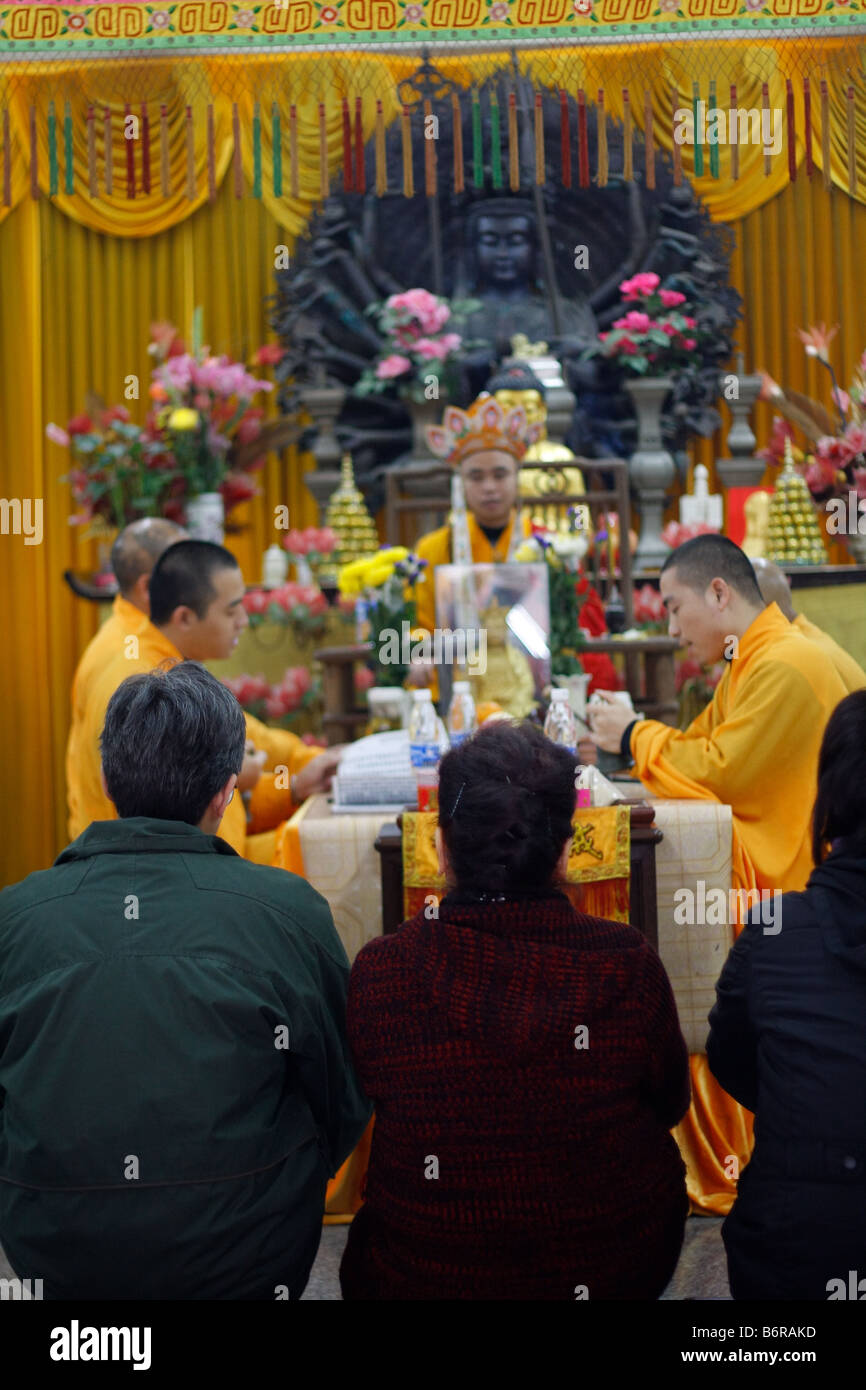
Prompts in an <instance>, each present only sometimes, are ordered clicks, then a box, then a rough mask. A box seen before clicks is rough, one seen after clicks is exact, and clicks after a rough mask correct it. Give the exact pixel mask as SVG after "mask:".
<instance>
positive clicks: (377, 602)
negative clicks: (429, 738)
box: [337, 545, 427, 685]
mask: <svg viewBox="0 0 866 1390" xmlns="http://www.w3.org/2000/svg"><path fill="white" fill-rule="evenodd" d="M426 564H427V561H426V560H421V559H419V557H418V556H417V555H414V554H413V553H412V552H411V551H410V550H406V548H405V547H404V546H402V545H394V546H389V547H384V548H383V549H381V550H377V551H375V552H374V553H373V554H372V555H368V556H365V557H364V558H363V559H360V560H352V561H351V562H350V563H349V564H347V565H343V567H342V569H341V570H340V572H339V574H338V576H337V584H338V587H339V591H340V594H341V596H342V597H343V598H344V599H351V600H354V601H355V605H356V613H358V615H359V618H360V620H361V622H360V626H361V629H362V631H361V633H360V634H359V635H360V636H362V637H363V636H364V635H365V634H366V640H368V641H370V642H372V644H373V652H372V654H371V657H370V660H369V662H368V663H367V665H368V669H369V670H370V671H372V672H373V673H374V674H375V677H376V684H377V685H403V683H404V681H405V680H406V677H407V675H408V674H409V667H408V665H405V664H400V663H397V662H392V661H386V662H384V661H382V660H380V653H381V652H382V651H383V650H384V646H383V644H384V643H386V642H387V634H388V633H396V638H397V645H398V648H399V650H400V651H401V654H402V651H403V648H404V647H405V645H406V644H405V643H403V642H402V634H403V632H404V628H403V624H404V623H406V624H407V625H408V628H407V629H405V630H408V631H409V633H410V634H411V633H412V630H413V628H414V625H415V616H416V614H415V600H414V598H413V597H412V595H411V590H412V587H413V586H414V585H415V584H416V583H417V581H418V579H419V577H420V575H421V572H422V570H423V569H424V568H425V566H426ZM387 645H388V646H389V647H390V648H391V649H393V647H394V645H395V644H394V643H393V642H390V643H387Z"/></svg>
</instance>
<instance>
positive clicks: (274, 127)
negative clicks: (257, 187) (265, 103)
mask: <svg viewBox="0 0 866 1390" xmlns="http://www.w3.org/2000/svg"><path fill="white" fill-rule="evenodd" d="M271 187H272V189H273V191H274V197H275V198H282V196H283V133H282V130H281V129H280V108H279V107H278V106H277V103H276V102H275V101H272V102H271Z"/></svg>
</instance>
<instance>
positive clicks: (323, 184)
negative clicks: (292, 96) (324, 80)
mask: <svg viewBox="0 0 866 1390" xmlns="http://www.w3.org/2000/svg"><path fill="white" fill-rule="evenodd" d="M330 191H331V185H330V180H329V178H328V122H327V118H326V115H325V103H324V102H323V101H320V102H319V196H320V198H321V199H322V202H324V201H325V199H326V198H327V197H328V194H329V193H330Z"/></svg>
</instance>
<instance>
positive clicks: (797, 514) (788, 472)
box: [767, 439, 827, 565]
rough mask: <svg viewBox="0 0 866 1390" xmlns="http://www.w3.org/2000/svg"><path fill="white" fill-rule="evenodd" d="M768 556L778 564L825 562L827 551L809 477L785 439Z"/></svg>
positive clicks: (773, 499)
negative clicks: (798, 465) (802, 471)
mask: <svg viewBox="0 0 866 1390" xmlns="http://www.w3.org/2000/svg"><path fill="white" fill-rule="evenodd" d="M767 559H768V560H772V561H773V562H774V564H777V565H826V564H827V551H826V550H825V548H824V541H823V538H822V536H821V528H820V526H819V524H818V518H817V516H816V515H815V508H814V506H813V503H812V494H811V493H810V492H809V489H808V487H807V485H806V479H805V478H804V477H803V475H802V474H801V473H798V472H797V469H796V468H795V467H794V457H793V454H792V453H791V441H790V439H786V440H785V466H784V468H783V469H782V471H781V473H780V474H779V477H778V479H777V481H776V490H775V492H774V493H773V495H772V497H771V498H770V509H769V519H768V523H767Z"/></svg>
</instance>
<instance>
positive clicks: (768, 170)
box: [761, 82, 773, 179]
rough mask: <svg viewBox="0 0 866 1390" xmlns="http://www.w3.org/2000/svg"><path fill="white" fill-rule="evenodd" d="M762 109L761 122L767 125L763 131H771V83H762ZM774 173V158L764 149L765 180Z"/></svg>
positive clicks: (763, 127)
mask: <svg viewBox="0 0 866 1390" xmlns="http://www.w3.org/2000/svg"><path fill="white" fill-rule="evenodd" d="M761 107H762V114H761V120H762V122H765V124H764V125H763V126H762V129H764V130H769V129H771V126H770V84H769V82H762V83H761ZM763 112H766V115H764V114H763ZM772 172H773V156H772V155H771V154H768V153H767V150H766V148H765V149H764V178H765V179H768V178H769V177H770V175H771V174H772Z"/></svg>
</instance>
